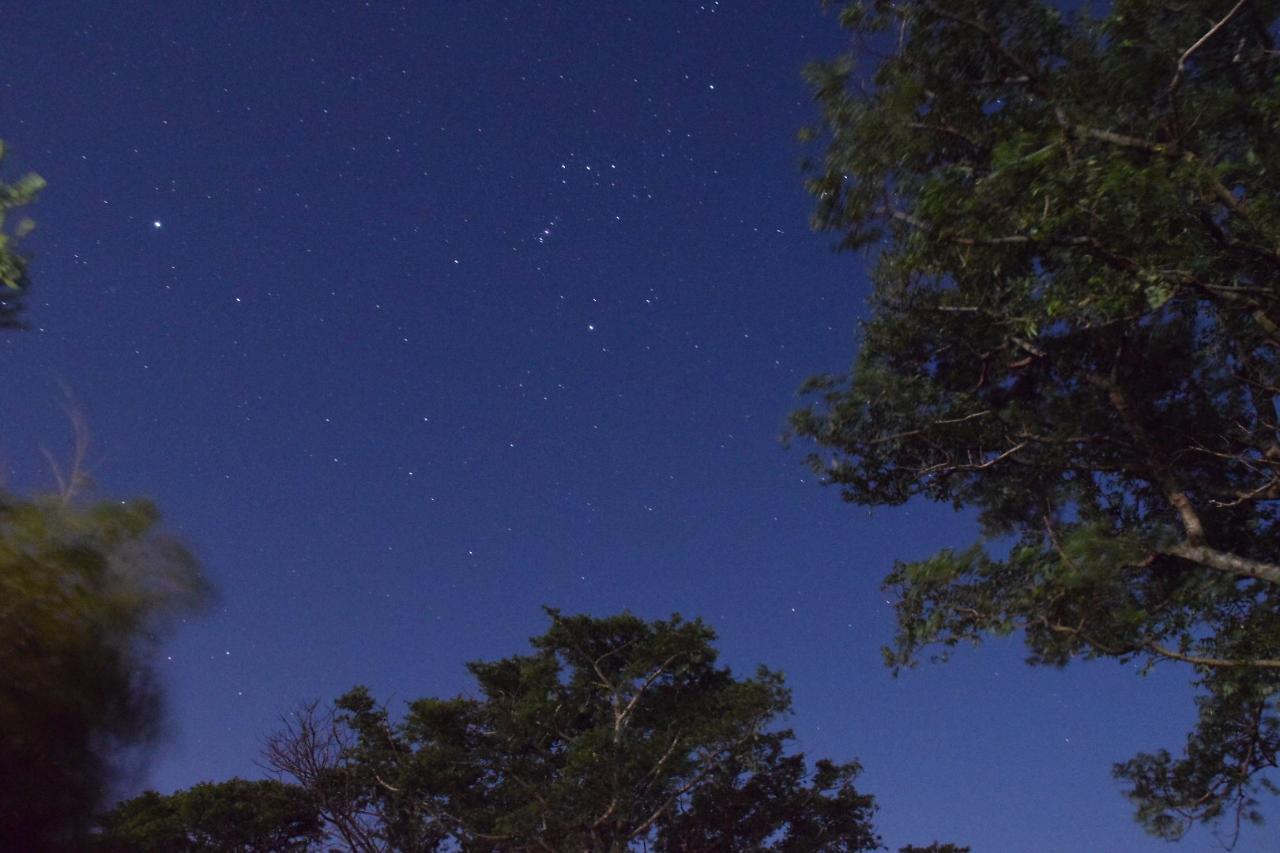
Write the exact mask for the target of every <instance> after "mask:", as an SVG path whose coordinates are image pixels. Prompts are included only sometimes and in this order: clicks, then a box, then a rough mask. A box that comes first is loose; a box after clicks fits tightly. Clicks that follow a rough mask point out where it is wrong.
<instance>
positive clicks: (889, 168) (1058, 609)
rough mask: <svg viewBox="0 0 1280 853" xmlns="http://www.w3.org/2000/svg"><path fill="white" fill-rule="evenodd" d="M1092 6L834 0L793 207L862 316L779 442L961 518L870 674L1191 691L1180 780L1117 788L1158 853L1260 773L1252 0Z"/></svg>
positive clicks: (1143, 767)
mask: <svg viewBox="0 0 1280 853" xmlns="http://www.w3.org/2000/svg"><path fill="white" fill-rule="evenodd" d="M1105 8H1106V14H1105V17H1101V18H1096V19H1095V18H1089V17H1087V16H1086V15H1085V13H1083V12H1077V13H1065V12H1063V11H1061V10H1060V9H1059V8H1056V7H1055V5H1051V4H1049V3H1045V2H1037V0H946V2H942V0H937V2H927V0H894V2H889V0H867V2H854V3H849V4H847V5H846V6H844V7H843V10H842V14H841V21H842V23H843V25H844V26H845V27H846V28H847V29H848V30H849V32H850V33H851V34H852V37H853V39H854V49H853V50H852V51H851V52H850V53H849V55H847V56H844V57H841V58H839V59H837V60H835V61H833V62H828V63H825V64H823V65H820V66H818V67H816V68H815V69H814V72H813V81H814V83H815V87H816V92H817V97H818V100H819V103H820V104H821V111H822V120H821V122H820V124H819V125H818V126H817V127H815V128H814V129H813V131H812V134H811V138H815V139H817V140H819V141H820V142H821V144H822V145H823V147H824V154H823V156H822V157H821V158H820V160H819V162H817V163H816V164H815V169H814V172H813V174H812V178H811V181H810V189H811V190H812V192H813V194H814V195H815V196H816V197H817V200H818V207H817V215H816V223H817V225H818V227H820V228H824V229H830V230H832V231H835V232H837V233H839V234H841V235H842V240H841V243H842V245H843V246H844V247H846V248H850V249H865V250H867V252H868V254H869V255H870V256H871V257H872V258H873V259H874V268H873V273H872V280H873V283H874V292H873V295H872V297H871V304H870V309H869V312H868V315H867V319H866V321H865V322H864V323H863V324H862V328H861V341H860V346H859V350H858V354H857V359H856V362H855V365H854V368H853V370H852V372H851V374H849V375H847V376H833V377H823V378H820V379H817V380H815V381H813V383H812V384H811V386H810V389H809V390H810V391H811V392H812V393H813V394H814V395H815V400H814V402H813V404H812V405H811V406H810V407H809V408H808V409H806V410H804V411H802V412H799V413H797V414H796V415H795V416H794V419H793V424H794V431H795V432H796V433H797V434H798V435H800V436H803V437H807V438H809V439H812V440H813V441H815V442H816V443H817V444H818V445H819V446H820V448H821V450H820V451H819V453H816V454H814V455H813V456H812V457H811V461H812V464H813V466H814V468H815V469H816V470H817V471H818V472H820V473H821V474H822V476H823V477H825V479H826V480H827V481H828V482H830V483H833V484H836V485H837V486H838V488H840V490H841V491H842V492H843V494H844V497H845V498H846V499H847V500H850V501H853V502H856V503H860V504H865V505H894V504H901V503H903V502H905V501H907V500H910V499H912V498H915V497H923V498H926V499H930V500H934V501H939V502H942V503H946V504H950V505H953V506H955V507H959V508H969V509H971V510H975V511H976V512H977V515H978V518H979V519H980V522H981V529H982V538H981V540H980V541H979V542H978V543H977V544H975V545H973V546H972V547H961V548H956V549H954V550H946V551H943V552H942V553H939V554H936V555H934V556H932V557H930V558H929V559H925V560H921V561H918V562H905V563H900V564H898V565H897V566H896V567H895V568H894V569H893V571H892V573H891V574H890V575H889V576H888V579H887V584H888V586H889V587H890V588H892V589H893V590H895V591H896V592H897V594H898V602H897V614H898V625H899V629H898V635H897V639H896V643H895V645H894V646H893V648H892V649H890V650H888V657H889V660H890V662H891V663H892V664H893V665H895V666H897V665H905V664H910V663H912V662H914V661H915V660H916V659H917V657H918V656H919V654H920V652H921V651H922V650H923V649H925V647H930V646H941V647H942V651H943V653H944V654H945V648H946V647H948V646H953V645H955V644H956V643H959V642H964V641H977V640H979V639H980V638H982V637H983V636H985V635H988V634H991V633H1009V632H1012V631H1018V630H1020V631H1022V632H1023V634H1024V636H1025V638H1026V642H1027V645H1028V647H1029V649H1030V661H1031V662H1032V663H1039V664H1050V665H1061V664H1065V663H1066V662H1068V661H1069V660H1071V659H1073V658H1076V657H1085V658H1092V657H1107V658H1118V659H1121V660H1126V661H1128V660H1137V661H1144V662H1146V663H1147V664H1156V663H1160V662H1165V661H1174V662H1179V663H1181V664H1186V665H1188V666H1189V667H1191V668H1192V670H1193V672H1194V678H1195V680H1196V683H1197V684H1198V685H1199V688H1200V692H1199V699H1198V703H1199V712H1200V715H1199V722H1198V724H1197V725H1196V726H1195V727H1194V729H1193V730H1192V731H1191V732H1190V733H1189V735H1188V739H1187V744H1186V747H1185V751H1184V753H1183V755H1182V756H1180V757H1173V756H1171V755H1170V754H1169V753H1167V752H1163V751H1162V752H1158V753H1156V754H1154V755H1142V756H1139V757H1137V758H1135V759H1133V760H1132V761H1129V762H1126V763H1123V764H1120V765H1117V768H1116V772H1117V775H1118V776H1119V777H1120V778H1122V779H1124V780H1127V782H1128V783H1129V786H1130V788H1129V790H1130V795H1131V796H1132V798H1133V799H1134V800H1135V802H1136V804H1137V806H1138V815H1139V817H1140V819H1141V820H1142V821H1143V822H1144V824H1145V825H1146V826H1147V827H1148V829H1149V830H1151V831H1153V832H1155V833H1158V834H1160V835H1165V836H1176V835H1178V834H1179V833H1180V832H1181V831H1182V830H1183V829H1184V828H1185V826H1186V825H1187V822H1189V821H1193V820H1198V819H1214V818H1217V817H1220V816H1222V815H1223V814H1224V813H1226V814H1232V813H1234V814H1237V815H1240V814H1244V815H1249V814H1252V811H1253V805H1254V802H1253V801H1254V799H1255V797H1256V793H1257V791H1258V790H1259V789H1260V788H1263V789H1267V790H1272V789H1271V786H1270V784H1269V783H1268V781H1267V779H1266V771H1267V770H1268V769H1269V768H1273V767H1275V765H1276V757H1277V751H1280V718H1278V717H1277V713H1276V712H1277V702H1276V695H1277V694H1276V690H1277V687H1278V686H1280V544H1278V543H1280V538H1278V537H1280V526H1278V524H1277V519H1278V511H1280V504H1278V503H1277V500H1280V434H1278V433H1277V410H1276V397H1277V394H1280V286H1278V285H1277V282H1278V281H1280V278H1278V277H1280V76H1278V71H1280V52H1278V51H1277V47H1276V44H1275V41H1274V37H1275V35H1276V33H1277V15H1278V10H1280V3H1277V2H1274V0H1239V2H1233V0H1170V2H1160V3H1155V2H1150V0H1115V1H1114V2H1111V3H1109V4H1105Z"/></svg>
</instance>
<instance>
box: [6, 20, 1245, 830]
mask: <svg viewBox="0 0 1280 853" xmlns="http://www.w3.org/2000/svg"><path fill="white" fill-rule="evenodd" d="M2 8H3V11H4V21H5V44H6V54H7V55H6V59H5V62H4V69H3V75H2V77H0V80H2V82H0V98H2V103H3V112H2V113H0V115H2V116H3V120H2V121H0V137H3V138H4V139H5V140H6V141H7V143H8V144H9V149H10V152H11V165H12V166H14V168H15V171H14V172H11V176H12V174H14V173H16V169H17V168H32V169H36V170H38V171H39V172H40V173H42V174H43V175H44V176H45V177H46V178H47V179H48V180H49V183H50V188H49V190H48V191H47V193H46V194H45V196H44V197H43V198H42V200H41V201H40V203H39V205H38V207H37V209H36V210H35V211H34V214H35V216H36V218H37V219H38V221H39V230H38V232H37V234H36V235H35V236H34V237H33V238H32V240H31V241H30V245H31V247H32V248H33V249H34V250H35V251H36V252H37V253H38V256H37V258H36V260H35V266H34V277H35V281H36V289H35V291H34V293H33V298H32V300H31V302H30V305H29V310H28V319H29V321H30V322H31V323H32V324H33V326H34V327H35V328H33V330H31V331H29V332H26V333H23V334H17V335H15V334H9V335H7V336H4V337H0V352H2V353H3V357H4V362H5V365H6V371H5V382H3V383H0V405H2V406H3V410H4V411H5V412H6V413H8V414H7V416H6V419H5V430H4V433H3V438H2V439H0V454H3V462H4V464H5V465H6V466H7V467H8V469H9V474H8V478H9V482H10V483H11V484H15V485H17V486H19V487H23V488H27V487H30V486H31V485H32V484H33V483H35V482H37V481H38V480H39V478H40V477H41V476H43V475H42V473H41V471H40V464H41V463H40V461H39V460H38V453H37V452H36V451H37V448H38V447H39V446H41V445H46V446H48V447H49V448H50V449H51V450H54V451H59V450H60V449H61V448H63V447H64V446H65V445H66V444H67V442H68V441H69V429H68V427H67V425H66V422H65V419H64V416H63V414H62V413H61V411H60V409H59V403H60V393H61V392H60V391H59V390H58V383H59V382H60V381H61V382H65V383H67V384H68V385H69V386H70V387H71V388H72V389H73V391H74V394H75V396H76V398H77V399H78V400H79V402H80V404H81V406H82V407H83V409H84V411H85V413H86V415H87V417H88V420H89V422H90V425H91V427H92V429H93V432H94V435H95V440H96V443H95V447H94V452H93V457H92V458H93V460H94V462H95V474H96V476H97V479H98V481H99V482H100V484H101V486H102V488H103V490H104V491H106V492H108V493H110V494H113V495H121V496H130V495H144V496H150V497H153V498H155V499H156V500H157V501H158V502H159V504H160V506H161V508H162V509H163V511H164V512H165V514H166V518H167V521H168V523H169V525H170V526H171V527H172V528H174V529H176V530H178V531H180V532H181V533H182V534H183V535H184V536H185V537H186V539H187V540H188V541H190V542H191V543H192V544H193V545H194V547H195V548H196V549H197V550H198V552H199V554H200V555H201V556H202V558H203V559H204V560H205V562H206V565H207V568H208V572H209V574H210V576H211V577H212V578H213V580H214V581H215V583H216V584H217V586H218V587H219V589H220V590H221V598H220V600H219V601H218V603H217V605H216V606H215V607H214V608H213V609H212V610H211V611H210V612H209V613H208V614H207V615H206V616H205V617H203V618H200V619H198V620H194V621H192V622H190V623H189V624H186V625H185V626H182V628H181V630H180V631H179V632H178V633H177V634H176V636H175V637H174V638H173V639H172V640H171V641H169V642H167V643H166V645H165V647H164V649H163V654H162V656H161V661H160V666H161V668H162V671H163V673H164V674H165V677H166V678H167V680H168V683H169V685H170V688H171V712H172V718H173V734H172V738H171V741H170V743H169V744H168V745H167V746H166V747H165V748H164V749H163V750H162V752H161V755H160V756H159V758H158V760H157V761H156V762H154V764H153V767H152V769H151V772H150V775H149V777H148V779H147V780H145V781H148V782H149V784H151V785H153V786H155V787H157V788H159V789H161V790H171V789H173V788H175V787H183V786H187V785H190V784H192V783H194V782H197V781H199V780H202V779H222V778H226V777H229V776H231V775H233V774H240V775H253V774H256V773H258V772H259V771H258V769H257V767H256V766H255V758H256V755H257V752H258V748H259V745H260V741H261V739H262V737H263V736H264V735H266V734H267V733H269V732H270V731H271V730H272V729H273V727H274V724H275V720H276V718H277V716H278V715H279V714H280V713H282V712H284V711H286V710H288V708H289V707H290V706H291V705H293V704H295V703H296V702H298V701H299V700H303V699H309V698H324V699H328V698H333V697H334V696H336V695H338V694H339V693H341V692H343V691H344V690H346V689H347V688H349V687H350V686H351V685H353V684H355V683H358V682H359V683H366V684H368V685H370V686H371V687H372V688H373V690H374V691H375V693H376V694H377V695H378V696H379V697H381V698H383V699H385V700H387V701H389V702H390V703H391V704H392V706H393V707H394V706H396V705H398V704H399V703H400V702H402V701H403V700H405V699H411V698H414V697H417V696H422V695H451V694H455V693H458V692H460V691H465V690H467V689H468V681H467V678H466V674H465V671H464V669H463V662H464V661H467V660H471V659H477V658H493V657H498V656H503V655H508V654H514V653H517V652H520V651H523V650H524V648H525V640H526V638H528V637H529V636H532V635H535V634H538V633H541V632H542V631H543V630H544V628H545V625H546V623H545V618H544V617H543V615H542V614H541V612H540V610H539V605H541V604H544V603H545V604H550V605H554V606H557V607H561V608H563V609H565V610H567V611H573V612H576V611H587V612H591V613H594V614H599V615H605V614H610V613H614V612H617V611H619V610H622V609H623V608H629V609H631V610H632V611H634V612H636V613H638V614H640V615H642V616H645V617H660V616H666V615H668V614H670V613H671V612H672V611H679V612H680V613H682V614H685V615H686V616H698V615H700V616H702V617H704V618H705V619H706V620H707V621H708V622H709V623H710V624H711V625H712V626H714V627H715V629H716V630H717V631H718V632H719V634H720V648H721V649H722V651H723V654H724V656H725V658H726V659H727V660H728V661H729V662H730V663H731V664H732V665H733V666H735V668H737V669H739V670H741V671H744V672H746V671H748V670H749V669H750V668H752V667H754V665H755V664H756V663H757V662H763V663H766V664H768V665H769V666H771V667H775V668H779V669H782V670H783V671H785V672H786V674H787V676H788V679H789V683H790V684H791V686H792V687H793V688H794V692H795V702H796V709H797V713H796V716H795V719H794V721H793V722H794V725H795V728H796V730H797V732H798V734H799V735H800V738H801V742H802V745H803V747H804V748H805V749H807V750H809V751H810V753H811V754H812V755H815V756H819V755H829V756H831V757H833V758H839V759H845V758H848V757H854V756H856V757H858V758H859V759H861V761H862V762H863V763H864V765H865V768H866V771H865V775H864V777H863V779H862V787H864V788H865V789H866V790H868V791H869V792H871V793H874V794H875V795H876V796H877V797H878V799H879V802H880V805H881V812H880V814H879V817H878V826H879V828H880V830H881V832H882V834H883V836H884V838H885V841H886V843H887V844H888V845H889V846H890V847H891V848H893V849H896V848H897V847H898V846H899V845H902V844H906V843H926V842H928V841H931V840H933V839H935V838H938V839H943V840H952V841H956V842H962V843H969V844H972V845H973V846H974V849H975V851H983V853H985V852H986V851H993V852H994V853H1000V851H1008V853H1021V851H1045V853H1051V851H1062V853H1067V851H1078V850H1090V851H1101V852H1102V853H1106V851H1143V850H1152V851H1154V850H1165V849H1168V848H1167V847H1166V846H1165V845H1164V844H1162V843H1159V842H1156V841H1153V840H1150V839H1148V838H1146V837H1145V836H1144V835H1142V834H1141V832H1140V831H1139V830H1138V829H1137V827H1136V825H1134V824H1133V823H1132V820H1131V817H1130V809H1129V807H1128V805H1127V803H1126V802H1125V801H1124V799H1123V798H1122V797H1121V796H1120V793H1119V788H1118V786H1117V785H1116V784H1115V783H1114V782H1113V781H1112V780H1111V778H1110V766H1111V762H1112V761H1114V760H1118V759H1123V758H1127V757H1129V756H1130V755H1131V754H1132V753H1134V752H1136V751H1138V750H1142V749H1153V748H1157V747H1160V746H1167V747H1170V748H1174V749H1176V748H1178V746H1179V745H1180V743H1181V736H1182V733H1183V732H1184V731H1185V726H1186V724H1187V723H1188V721H1189V720H1190V719H1191V717H1192V713H1193V709H1192V705H1191V694H1190V692H1189V691H1188V690H1187V689H1186V688H1185V686H1183V679H1184V678H1185V677H1186V673H1185V672H1183V671H1179V670H1174V669H1170V670H1167V671H1162V672H1160V673H1157V675H1155V676H1151V677H1148V678H1146V679H1140V678H1138V677H1137V676H1136V675H1134V674H1133V673H1132V672H1130V671H1126V670H1124V669H1123V668H1121V667H1117V666H1114V665H1092V666H1074V667H1071V668H1068V669H1066V670H1062V671H1053V670H1030V669H1028V668H1026V667H1024V666H1023V665H1022V664H1021V662H1020V661H1021V650H1020V648H1019V647H1018V645H1017V644H1016V643H1003V644H993V645H990V646H987V647H985V648H983V649H980V650H977V651H975V652H964V653H962V654H961V655H960V657H959V659H958V660H957V661H955V662H953V663H951V664H949V665H946V666H942V667H924V668H921V669H919V670H916V671H913V672H910V673H907V674H905V675H904V676H902V677H900V678H898V679H897V680H895V679H893V678H892V677H891V675H890V673H889V672H888V671H887V670H886V669H885V668H884V667H883V666H882V665H881V663H880V652H879V647H880V646H881V645H882V644H883V643H885V642H887V641H888V640H889V639H890V637H891V634H892V628H893V624H892V619H891V612H890V609H889V606H888V603H887V602H886V600H885V596H884V594H883V593H881V592H880V591H879V579H880V577H881V576H883V574H884V573H885V572H886V571H887V570H888V568H889V567H890V566H891V564H892V561H893V559H894V558H895V557H901V558H912V557H919V556H922V555H924V554H926V553H928V552H930V551H931V550H934V549H936V548H938V547H941V546H943V545H945V544H967V543H968V542H969V541H971V539H972V537H973V536H974V535H975V531H974V529H973V526H972V524H971V523H970V521H969V520H968V519H966V518H964V517H961V516H955V515H953V514H952V513H951V512H950V511H949V510H946V509H939V508H934V507H927V506H912V507H908V508H905V509H900V510H895V511H878V512H876V513H874V514H869V513H867V512H866V511H865V510H861V509H857V508H853V507H849V506H846V505H843V504H842V503H841V502H840V501H839V499H838V495H837V494H835V493H834V492H832V491H830V490H825V489H823V488H821V487H820V486H819V485H818V484H817V483H815V482H814V480H813V478H812V477H810V476H809V475H808V473H807V472H806V470H805V469H804V467H803V466H802V464H801V463H802V456H803V452H802V451H798V450H791V451H784V450H783V449H782V447H781V446H780V444H779V441H778V437H779V435H780V433H781V432H782V429H783V426H784V421H785V416H786V413H787V412H788V411H789V409H791V408H793V407H794V406H796V405H797V402H798V401H797V398H796V396H795V392H796V388H797V387H798V386H799V384H800V383H801V381H802V380H803V379H804V378H805V377H806V376H807V375H809V374H811V373H816V372H822V371H829V370H841V369H843V368H844V367H845V366H846V365H847V364H848V362H849V361H850V359H851V357H852V353H853V350H854V328H855V322H856V318H857V316H858V314H859V312H860V311H861V310H862V305H863V300H864V299H865V296H866V294H867V283H866V279H865V276H864V267H863V264H862V262H861V261H860V260H859V259H858V258H856V257H853V256H842V255H836V254H834V253H832V252H831V251H830V248H829V247H830V243H831V242H832V239H831V237H830V236H829V235H828V236H823V235H814V234H811V233H810V232H809V230H808V228H807V217H808V213H809V208H810V204H809V200H808V198H807V197H806V196H805V194H804V193H803V191H802V187H801V178H800V169H799V164H800V160H801V159H802V157H803V156H804V153H805V152H804V149H802V148H801V147H800V146H799V145H798V144H796V142H795V141H794V140H795V132H796V130H797V129H798V128H799V127H800V126H801V125H803V124H804V123H806V122H807V121H809V120H811V119H812V118H813V116H814V110H813V108H812V106H811V102H810V99H809V95H808V93H807V91H806V89H805V87H804V85H803V82H802V80H801V77H800V71H801V68H802V66H803V65H804V63H805V62H806V61H807V60H810V59H812V58H815V57H818V56H824V55H830V54H832V53H833V52H835V51H838V50H840V49H841V48H842V47H843V42H842V40H841V38H840V35H839V32H838V30H837V28H836V25H835V23H834V21H833V19H832V17H831V16H829V15H827V16H824V15H822V14H821V13H820V10H819V9H818V3H817V0H814V2H812V3H809V2H802V3H781V2H773V3H742V2H728V0H726V2H721V3H715V2H708V3H697V2H674V0H663V1H662V2H648V3H612V2H604V3H600V2H596V3H585V2H578V1H577V0H566V2H557V3H533V2H525V3H460V2H459V3H442V2H435V3H428V2H421V3H411V4H393V3H389V2H382V1H381V0H371V2H366V3H356V2H349V3H336V4H326V3H319V2H315V3H306V4H302V3H296V4H294V3H284V2H252V3H251V2H208V3H190V2H178V3H167V4H161V3H141V2H132V0H128V1H126V0H117V2H112V3H84V2H61V1H60V0H40V2H27V3H5V4H3V7H2ZM1263 838H1264V834H1263V833H1260V832H1253V833H1252V834H1249V833H1246V836H1245V838H1244V840H1243V841H1242V842H1241V844H1240V845H1239V846H1238V847H1237V850H1241V851H1244V850H1249V849H1263V848H1262V846H1261V845H1262V842H1263ZM1213 843H1214V841H1213V838H1212V836H1210V835H1209V834H1207V833H1203V832H1202V833H1200V834H1197V835H1194V836H1192V837H1191V839H1190V840H1188V841H1187V842H1185V843H1184V845H1183V847H1184V848H1186V849H1195V850H1201V849H1209V848H1210V847H1211V846H1212V845H1213ZM1250 844H1253V845H1255V846H1254V847H1250Z"/></svg>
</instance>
